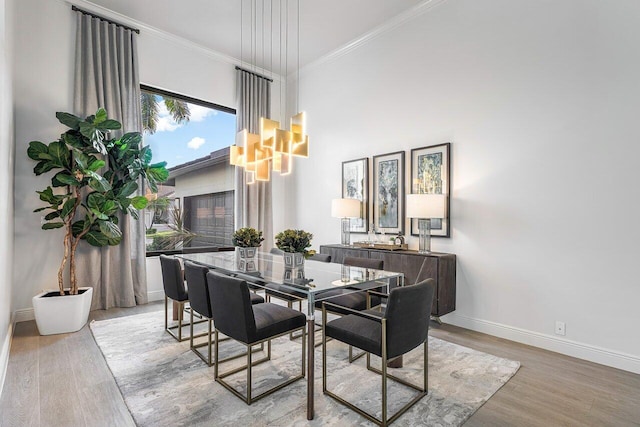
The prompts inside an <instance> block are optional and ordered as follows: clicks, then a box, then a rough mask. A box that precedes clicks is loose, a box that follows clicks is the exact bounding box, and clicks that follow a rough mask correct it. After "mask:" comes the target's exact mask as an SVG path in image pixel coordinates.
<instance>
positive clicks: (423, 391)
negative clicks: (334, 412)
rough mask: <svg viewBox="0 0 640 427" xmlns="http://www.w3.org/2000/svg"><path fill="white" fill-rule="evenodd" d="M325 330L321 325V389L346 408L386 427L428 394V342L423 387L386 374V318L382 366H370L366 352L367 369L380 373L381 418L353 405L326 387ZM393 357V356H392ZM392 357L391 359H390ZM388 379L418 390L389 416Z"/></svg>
mask: <svg viewBox="0 0 640 427" xmlns="http://www.w3.org/2000/svg"><path fill="white" fill-rule="evenodd" d="M325 322H326V318H325V317H323V323H325ZM325 335H326V331H325V330H324V327H323V343H322V344H323V348H322V391H323V393H324V394H326V395H327V396H329V397H331V398H333V399H335V400H336V401H338V402H339V403H341V404H343V405H345V406H347V407H348V408H350V409H352V410H353V411H355V412H357V413H358V414H360V415H362V416H363V417H365V418H366V419H368V420H369V421H371V422H373V423H375V424H377V425H379V426H381V427H386V426H388V425H390V424H391V423H393V422H394V421H396V420H397V419H398V418H399V417H400V416H402V415H403V414H404V413H405V412H406V411H408V410H409V409H410V408H411V407H412V406H413V405H414V404H415V403H417V402H418V401H419V400H420V399H422V398H423V397H424V396H426V395H427V394H428V372H427V370H428V343H427V342H426V341H425V343H424V344H423V346H424V347H423V350H424V355H423V363H424V372H423V375H424V376H423V381H424V382H423V385H424V388H421V387H420V386H418V385H415V384H411V383H409V382H408V381H406V380H403V379H401V378H397V377H395V376H393V375H391V374H388V371H387V364H388V362H389V358H388V355H387V345H386V341H387V338H386V319H383V320H382V342H381V346H382V354H381V356H382V357H381V363H382V367H381V370H378V369H376V368H374V367H372V366H371V355H370V354H369V353H367V358H366V359H367V369H369V370H371V371H373V372H375V373H377V374H380V375H381V386H382V390H381V392H382V393H381V394H382V399H381V400H382V402H381V403H382V414H381V415H382V417H381V419H379V418H376V417H375V416H374V415H373V414H370V413H368V412H366V411H364V410H362V409H360V408H359V407H357V406H356V405H354V404H353V403H351V402H349V401H347V400H345V399H343V398H342V397H340V396H338V395H336V394H334V393H333V392H332V391H331V390H328V387H327V372H326V357H327V356H326V336H325ZM394 359H395V358H394ZM394 359H391V360H392V361H393V360H394ZM388 379H392V380H394V381H396V382H398V383H400V384H402V385H405V386H408V387H411V388H413V389H414V390H417V391H419V393H418V394H417V395H415V396H414V397H413V398H412V399H411V400H410V401H409V402H407V403H406V404H405V405H404V406H402V408H400V409H399V410H397V411H396V413H395V414H394V415H392V416H391V417H389V418H387V417H388V408H387V407H388V392H387V385H388V384H387V383H388Z"/></svg>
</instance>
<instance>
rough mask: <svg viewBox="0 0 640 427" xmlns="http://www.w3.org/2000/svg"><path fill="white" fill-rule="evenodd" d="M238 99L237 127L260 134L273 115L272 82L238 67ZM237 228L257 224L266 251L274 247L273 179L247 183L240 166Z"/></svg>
mask: <svg viewBox="0 0 640 427" xmlns="http://www.w3.org/2000/svg"><path fill="white" fill-rule="evenodd" d="M236 97H237V100H238V110H237V117H236V119H237V130H238V131H241V130H242V129H247V130H249V132H250V133H255V134H258V133H260V129H259V126H260V117H267V118H268V117H271V82H270V81H269V80H267V79H265V78H262V77H259V76H256V75H255V74H252V73H248V72H246V71H244V70H236ZM235 221H236V228H241V227H254V228H256V229H257V230H261V231H262V233H263V234H262V235H263V237H264V242H263V243H262V250H264V251H269V250H270V249H271V248H272V247H273V207H272V204H271V181H267V182H262V181H260V182H256V183H255V184H251V185H247V183H246V179H245V172H244V168H240V167H236V191H235Z"/></svg>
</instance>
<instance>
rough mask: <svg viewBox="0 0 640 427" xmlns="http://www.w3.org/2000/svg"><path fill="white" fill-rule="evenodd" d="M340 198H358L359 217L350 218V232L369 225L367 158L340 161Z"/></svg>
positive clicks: (359, 230)
mask: <svg viewBox="0 0 640 427" xmlns="http://www.w3.org/2000/svg"><path fill="white" fill-rule="evenodd" d="M342 198H343V199H358V200H360V202H361V204H360V218H351V228H350V231H351V232H352V233H366V232H367V230H368V227H369V158H368V157H364V158H362V159H355V160H347V161H345V162H342Z"/></svg>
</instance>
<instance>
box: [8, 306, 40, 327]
mask: <svg viewBox="0 0 640 427" xmlns="http://www.w3.org/2000/svg"><path fill="white" fill-rule="evenodd" d="M13 315H14V317H15V323H18V322H28V321H29V320H36V316H35V314H33V307H31V308H23V309H22V310H16V311H14V312H13Z"/></svg>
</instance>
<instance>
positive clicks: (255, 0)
mask: <svg viewBox="0 0 640 427" xmlns="http://www.w3.org/2000/svg"><path fill="white" fill-rule="evenodd" d="M88 1H89V2H90V3H93V4H96V5H98V6H102V7H104V8H107V9H109V10H111V11H113V12H116V13H119V14H122V15H125V16H127V17H129V18H132V19H134V20H135V21H138V22H140V23H142V24H145V25H147V26H151V27H154V28H157V29H159V30H162V31H165V32H167V33H171V34H174V35H176V36H179V37H182V38H184V39H187V40H189V41H192V42H194V43H197V44H199V45H202V46H204V47H206V48H208V49H211V50H214V51H216V52H219V53H222V54H225V55H228V56H231V57H233V58H236V59H238V60H241V61H243V62H245V63H246V62H250V63H255V64H256V65H257V66H258V67H261V68H264V69H265V70H267V72H273V73H276V74H282V70H283V69H284V68H285V64H286V65H287V67H286V68H287V70H288V72H289V73H291V72H292V71H295V70H296V69H297V65H298V49H297V44H298V43H297V38H298V36H297V22H298V20H297V10H298V7H297V5H298V3H299V4H300V35H299V37H300V49H299V64H300V67H304V66H305V65H307V64H309V63H311V62H313V61H315V60H317V59H318V58H321V57H323V56H324V55H326V54H328V53H330V52H332V51H334V50H335V49H338V48H340V47H341V46H344V45H346V44H348V43H349V42H351V41H353V40H355V39H357V38H359V37H361V36H362V35H364V34H366V33H368V32H369V31H371V30H372V29H374V28H376V27H378V26H380V25H382V24H384V23H385V22H387V21H389V20H390V19H392V18H393V17H395V16H397V15H399V14H401V13H402V12H404V11H406V10H408V9H410V8H412V7H414V6H416V5H418V4H420V3H424V2H425V0H181V1H176V0H135V1H131V0H88ZM287 3H288V7H287ZM280 5H282V7H280ZM93 11H94V12H96V13H99V10H93ZM241 12H242V16H243V20H242V28H243V31H242V33H241V31H240V28H241V25H240V21H241V20H240V16H241ZM252 12H253V13H252ZM287 13H288V16H289V19H288V20H287V19H285V18H284V17H285V16H287ZM280 15H282V16H283V18H282V19H280ZM252 16H253V18H252ZM272 16H273V20H272V19H271V17H272ZM287 21H288V22H289V36H288V37H282V38H280V37H279V34H280V27H281V26H282V27H283V31H282V32H283V33H284V31H286V28H287V26H286V22H287ZM252 22H253V25H252ZM263 22H264V25H263ZM271 33H273V35H272V36H271V35H270V34H271ZM263 35H264V37H263ZM241 39H242V46H243V47H242V49H241V43H240V41H241ZM281 41H282V45H281V44H280V43H281ZM285 47H286V48H288V49H285ZM280 51H282V52H285V51H288V52H289V53H288V55H284V53H283V54H282V55H280V54H279V52H280ZM281 58H282V59H281Z"/></svg>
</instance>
